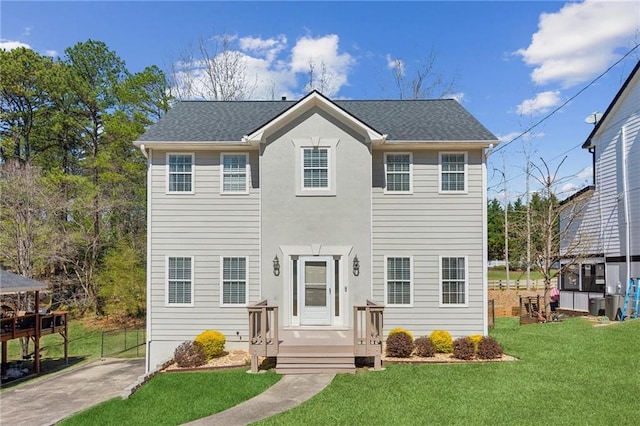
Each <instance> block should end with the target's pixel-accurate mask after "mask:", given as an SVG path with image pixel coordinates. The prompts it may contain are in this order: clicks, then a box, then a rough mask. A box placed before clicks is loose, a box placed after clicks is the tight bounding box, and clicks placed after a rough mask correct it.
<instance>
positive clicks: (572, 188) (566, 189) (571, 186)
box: [560, 182, 578, 194]
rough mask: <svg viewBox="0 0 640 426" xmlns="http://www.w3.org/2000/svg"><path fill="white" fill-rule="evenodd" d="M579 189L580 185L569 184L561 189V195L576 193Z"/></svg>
mask: <svg viewBox="0 0 640 426" xmlns="http://www.w3.org/2000/svg"><path fill="white" fill-rule="evenodd" d="M576 189H578V185H576V184H575V183H573V182H567V183H565V184H564V185H562V187H561V188H560V194H566V193H568V192H574V191H575V190H576Z"/></svg>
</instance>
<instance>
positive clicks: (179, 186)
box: [167, 154, 193, 193]
mask: <svg viewBox="0 0 640 426" xmlns="http://www.w3.org/2000/svg"><path fill="white" fill-rule="evenodd" d="M167 165H168V168H167V172H168V176H167V190H168V192H172V193H175V192H185V193H187V192H188V193H192V192H193V154H167Z"/></svg>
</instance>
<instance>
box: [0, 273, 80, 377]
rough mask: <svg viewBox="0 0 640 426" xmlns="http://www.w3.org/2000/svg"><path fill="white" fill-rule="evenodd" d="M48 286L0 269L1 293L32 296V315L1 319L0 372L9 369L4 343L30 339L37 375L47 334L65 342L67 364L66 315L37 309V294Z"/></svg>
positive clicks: (4, 314)
mask: <svg viewBox="0 0 640 426" xmlns="http://www.w3.org/2000/svg"><path fill="white" fill-rule="evenodd" d="M46 290H47V285H46V284H44V283H41V282H39V281H36V280H32V279H30V278H26V277H23V276H22V275H17V274H13V273H11V272H7V271H3V270H2V269H0V294H16V293H34V310H33V312H20V311H18V312H16V311H14V312H13V313H12V314H9V315H7V314H6V313H3V315H2V317H0V337H1V338H2V373H4V372H5V371H6V368H7V366H8V360H7V346H8V345H7V343H8V342H9V340H13V339H19V338H21V337H26V338H29V339H31V340H32V341H33V344H34V361H33V365H34V370H35V374H40V338H41V337H42V336H44V335H47V334H54V333H59V334H60V335H61V336H62V338H63V339H64V359H65V362H68V359H69V358H68V356H69V351H68V348H69V338H68V328H67V313H66V312H62V311H57V312H45V311H41V310H40V292H41V291H46Z"/></svg>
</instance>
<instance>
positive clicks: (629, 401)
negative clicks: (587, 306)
mask: <svg viewBox="0 0 640 426" xmlns="http://www.w3.org/2000/svg"><path fill="white" fill-rule="evenodd" d="M491 334H492V335H493V336H494V337H496V338H497V339H498V341H500V342H501V343H502V344H503V345H504V348H505V351H506V352H507V353H509V354H511V355H514V356H516V357H518V358H520V360H519V361H515V362H501V363H489V364H466V365H462V364H456V365H434V364H429V365H386V370H385V371H382V372H364V373H359V374H356V375H339V376H337V377H336V378H335V380H334V381H333V382H332V383H331V385H330V386H329V387H327V388H326V389H325V390H324V391H323V392H322V393H320V394H319V395H317V396H315V397H314V398H312V399H311V400H309V401H307V402H306V403H304V404H302V405H301V406H299V407H297V408H295V409H293V410H291V411H289V412H286V413H283V414H280V415H278V416H274V417H272V418H270V419H267V420H265V421H263V422H261V423H260V424H261V425H262V424H264V425H282V424H287V425H300V424H304V425H307V426H308V425H346V424H376V425H378V424H380V425H382V424H384V425H411V424H433V425H441V424H467V425H479V424H484V425H503V424H504V425H506V424H509V425H534V424H545V425H547V424H548V425H574V424H580V425H588V424H593V425H597V424H605V423H606V424H637V420H638V417H637V406H638V404H637V402H638V391H640V369H639V368H638V363H637V360H638V354H640V338H639V337H638V336H640V321H631V322H628V323H622V324H615V325H612V326H608V327H603V328H594V327H593V326H592V325H591V324H590V323H589V322H587V321H586V320H584V319H578V318H576V319H570V320H566V321H563V322H561V323H548V324H531V325H523V326H519V325H518V322H517V319H502V318H498V319H497V328H496V329H494V330H492V332H491Z"/></svg>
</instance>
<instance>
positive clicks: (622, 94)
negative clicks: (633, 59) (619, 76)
mask: <svg viewBox="0 0 640 426" xmlns="http://www.w3.org/2000/svg"><path fill="white" fill-rule="evenodd" d="M639 81H640V61H638V63H637V64H636V66H635V67H634V68H633V70H632V71H631V74H629V77H627V79H626V80H625V82H624V83H623V84H622V87H620V90H618V93H616V96H615V97H614V98H613V100H612V101H611V103H610V104H609V106H608V107H607V110H606V111H605V112H604V114H603V115H602V118H601V119H600V121H598V123H597V124H596V125H595V127H594V128H593V130H592V131H591V133H590V134H589V136H587V140H586V141H585V142H584V143H583V144H582V148H591V147H592V146H593V145H592V141H593V138H595V137H596V136H597V135H598V134H599V133H600V130H601V129H606V128H607V124H608V122H609V119H610V118H611V116H613V114H614V112H615V111H616V110H617V109H618V106H619V105H620V104H621V103H622V102H623V101H624V100H625V99H626V95H627V93H628V92H629V91H630V90H631V89H632V88H633V86H634V85H636V84H640V83H639Z"/></svg>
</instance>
